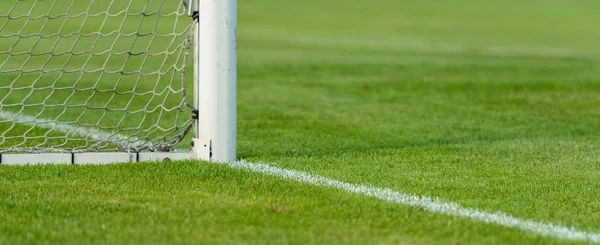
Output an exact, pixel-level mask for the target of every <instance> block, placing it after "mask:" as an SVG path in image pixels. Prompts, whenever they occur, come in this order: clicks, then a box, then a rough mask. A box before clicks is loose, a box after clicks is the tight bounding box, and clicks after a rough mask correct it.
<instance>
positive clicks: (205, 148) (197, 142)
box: [192, 139, 212, 161]
mask: <svg viewBox="0 0 600 245" xmlns="http://www.w3.org/2000/svg"><path fill="white" fill-rule="evenodd" d="M192 152H194V153H195V154H196V155H198V158H199V159H200V160H205V161H210V159H211V157H212V145H211V141H210V140H208V139H192Z"/></svg>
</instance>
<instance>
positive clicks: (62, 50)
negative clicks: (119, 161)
mask: <svg viewBox="0 0 600 245" xmlns="http://www.w3.org/2000/svg"><path fill="white" fill-rule="evenodd" d="M186 1H187V0H183V1H182V0H7V1H1V2H0V46H1V48H0V153H9V152H14V153H44V152H46V153H47V152H69V153H73V152H104V151H124V152H141V151H152V152H168V151H173V150H174V149H175V148H176V147H177V145H178V144H179V143H180V142H182V140H184V139H186V138H189V137H191V135H190V132H191V131H193V124H194V119H193V117H195V113H194V110H193V103H192V102H191V101H193V99H194V98H193V97H194V93H193V92H192V91H193V89H192V87H193V84H192V83H193V76H192V74H193V73H194V68H193V65H192V64H193V56H194V55H193V54H192V50H193V48H192V43H193V35H194V26H195V24H194V21H193V19H192V18H191V17H189V16H188V12H189V11H188V9H187V8H188V3H186ZM188 145H189V144H188ZM188 147H189V146H188Z"/></svg>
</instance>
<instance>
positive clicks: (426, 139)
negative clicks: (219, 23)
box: [0, 0, 600, 244]
mask: <svg viewBox="0 0 600 245" xmlns="http://www.w3.org/2000/svg"><path fill="white" fill-rule="evenodd" d="M23 2H26V1H23ZM44 2H46V1H44ZM48 2H52V1H48ZM141 2H144V1H141ZM9 4H10V3H9ZM119 4H121V3H119ZM4 5H7V4H6V3H1V4H0V6H4ZM98 8H99V7H98ZM135 8H136V9H137V8H139V6H136V7H135ZM597 16H600V3H598V2H597V1H591V0H589V1H588V0H585V1H576V2H572V1H571V2H566V1H554V0H553V1H536V0H525V1H516V0H509V1H491V0H486V1H473V0H454V1H434V0H422V1H386V0H373V1H341V0H304V1H276V0H253V1H240V2H239V31H238V34H239V35H238V37H239V45H238V52H239V53H238V54H239V68H238V71H239V76H238V78H239V84H238V85H239V86H238V100H239V104H238V122H239V124H238V132H239V135H238V141H239V142H238V149H239V152H238V156H239V157H240V158H242V159H245V160H247V161H250V162H264V163H269V164H276V166H278V167H283V168H290V169H296V170H302V171H307V172H310V173H314V174H319V175H323V176H326V177H329V178H334V179H338V180H341V181H345V182H350V183H355V184H365V185H374V186H377V187H383V188H390V189H393V190H396V191H400V192H404V193H410V194H416V195H425V196H429V197H439V198H441V199H442V200H445V201H450V202H455V203H458V204H460V205H462V206H464V207H470V208H479V209H481V210H483V211H487V212H496V211H501V212H505V213H508V214H511V215H514V216H515V217H519V218H523V219H531V220H534V221H540V222H549V223H553V224H557V225H563V226H569V227H570V226H573V227H575V228H576V229H578V230H583V231H588V232H599V231H600V223H598V222H597V220H599V219H600V215H599V214H600V202H599V201H598V198H597V197H598V196H600V186H599V185H598V183H597V182H598V181H597V180H598V179H599V178H600V152H599V151H598V150H597V149H599V148H600V142H599V141H598V140H597V139H598V136H600V129H599V128H598V125H600V109H599V108H600V107H599V105H600V47H599V46H598V45H597V40H598V38H600V29H598V28H597V25H596V24H595V22H596V19H597ZM74 23H76V22H74ZM0 24H1V23H0ZM93 28H97V26H94V27H93ZM93 28H92V29H93ZM0 40H1V39H0ZM0 44H2V41H0ZM0 58H2V57H0ZM149 65H152V64H149ZM154 65H156V64H154ZM157 66H158V67H160V64H158V65H157ZM149 69H150V68H149ZM190 74H191V73H190ZM42 82H43V81H42ZM66 84H68V83H66ZM2 86H5V84H3V83H0V92H3V91H2V90H1V89H2V88H3V87H2ZM140 86H141V87H140V89H142V90H143V89H146V90H147V89H151V88H150V87H146V86H150V84H147V83H140ZM1 98H2V93H0V99H1ZM74 102H80V101H78V100H77V99H76V98H75V99H74ZM134 106H140V105H137V104H136V105H134ZM66 118H69V115H66ZM133 123H135V121H134V122H133ZM2 129H3V128H2V124H0V130H2ZM36 132H37V131H36ZM40 133H43V132H40ZM0 176H2V177H0V234H2V235H1V236H0V244H43V243H48V244H57V243H58V244H140V243H147V244H198V243H208V244H264V243H269V244H270V243H272V244H288V243H289V244H568V243H571V242H569V241H565V240H559V239H554V238H544V237H540V236H538V235H536V234H532V233H529V232H523V231H520V230H517V229H508V228H504V227H501V226H498V225H489V224H483V223H480V222H476V221H472V220H468V219H463V218H456V217H450V216H445V215H439V214H432V213H428V212H425V211H422V210H419V209H418V208H417V209H415V208H413V207H409V206H402V205H397V204H392V203H387V202H383V201H380V200H377V199H373V198H368V197H363V196H357V195H353V194H349V193H345V192H342V191H339V190H335V189H331V188H325V187H316V186H311V185H308V184H302V183H297V182H293V181H289V180H285V179H281V178H276V177H269V176H264V175H260V174H256V173H250V172H247V171H243V170H236V169H230V168H227V167H226V166H222V165H214V164H209V163H198V162H176V163H153V164H131V165H114V166H27V167H8V166H0Z"/></svg>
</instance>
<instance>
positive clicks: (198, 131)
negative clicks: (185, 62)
mask: <svg viewBox="0 0 600 245" xmlns="http://www.w3.org/2000/svg"><path fill="white" fill-rule="evenodd" d="M193 1H197V2H196V4H197V5H196V6H197V7H198V12H197V13H198V15H197V17H198V25H197V27H196V36H195V39H196V40H197V41H196V42H195V43H196V50H195V53H194V55H195V56H196V58H195V64H194V65H195V71H196V73H195V74H194V75H195V79H197V81H196V83H195V84H197V86H196V88H195V89H194V92H195V95H196V96H194V97H195V103H196V109H197V110H198V123H197V124H196V128H195V137H194V142H193V144H192V145H193V150H194V152H195V153H196V154H199V155H200V157H201V158H202V159H205V160H214V161H234V160H235V159H236V86H237V55H236V49H237V0H193Z"/></svg>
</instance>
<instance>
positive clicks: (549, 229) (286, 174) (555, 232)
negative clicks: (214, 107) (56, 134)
mask: <svg viewBox="0 0 600 245" xmlns="http://www.w3.org/2000/svg"><path fill="white" fill-rule="evenodd" d="M16 116H17V114H14V113H10V112H7V111H0V118H3V119H4V120H14V119H15V118H16V119H17V120H18V121H21V122H24V123H27V124H30V125H33V126H36V127H41V128H46V129H51V128H54V130H56V131H62V132H64V133H76V134H81V135H87V136H89V137H92V138H94V139H100V137H106V136H113V137H122V138H126V136H124V135H119V134H116V135H115V134H110V133H105V132H99V131H95V130H89V129H85V128H78V127H74V126H71V125H61V124H57V123H55V122H52V121H49V120H43V119H36V118H35V117H32V116H27V115H23V114H21V113H20V114H18V117H16ZM40 121H41V122H46V123H41V124H40V123H35V122H40ZM90 133H93V134H90ZM215 164H220V165H225V166H228V167H230V168H234V169H242V170H249V171H252V172H255V173H261V174H264V175H269V176H275V177H281V178H284V179H289V180H294V181H297V182H301V183H307V184H311V185H314V186H319V187H329V188H333V189H338V190H341V191H345V192H348V193H352V194H358V195H364V196H368V197H374V198H377V199H380V200H383V201H387V202H391V203H397V204H401V205H409V206H419V207H421V208H423V209H424V210H427V211H429V212H431V213H439V214H444V215H449V216H454V217H460V218H469V219H473V220H476V221H480V222H484V223H488V224H496V225H500V226H503V227H507V228H515V229H519V230H522V231H529V232H532V233H534V234H538V235H541V236H544V237H554V238H558V239H564V240H571V241H585V242H594V243H600V233H589V232H585V231H580V230H577V229H575V228H574V227H565V226H559V225H554V224H550V223H543V222H537V221H532V220H526V219H519V218H516V217H513V216H510V215H508V214H506V213H503V212H495V213H490V212H485V211H481V210H479V209H476V208H465V207H461V206H460V205H458V204H456V203H453V202H446V201H442V200H439V199H438V198H430V197H426V196H416V195H410V194H406V193H402V192H399V191H394V190H392V189H388V188H379V187H375V186H371V185H357V184H351V183H347V182H342V181H339V180H335V179H331V178H327V177H324V176H319V175H315V174H310V173H307V172H302V171H298V170H293V169H285V168H279V167H275V166H271V165H268V164H263V163H250V162H247V161H243V160H242V161H236V162H215Z"/></svg>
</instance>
